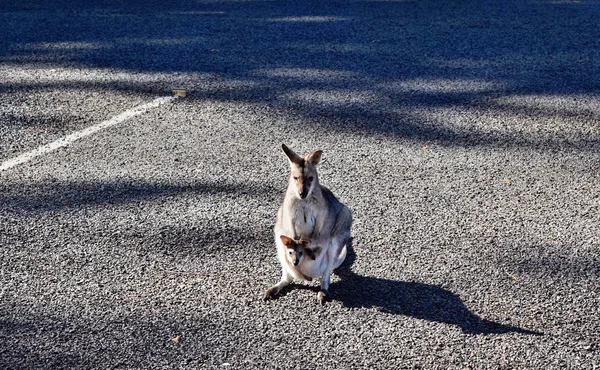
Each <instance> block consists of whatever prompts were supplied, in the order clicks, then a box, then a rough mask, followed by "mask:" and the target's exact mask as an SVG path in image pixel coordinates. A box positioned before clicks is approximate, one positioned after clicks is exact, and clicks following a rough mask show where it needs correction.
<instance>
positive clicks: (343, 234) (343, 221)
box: [317, 207, 352, 304]
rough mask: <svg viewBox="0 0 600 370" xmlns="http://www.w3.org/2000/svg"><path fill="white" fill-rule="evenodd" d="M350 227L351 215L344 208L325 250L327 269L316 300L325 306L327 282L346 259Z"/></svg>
mask: <svg viewBox="0 0 600 370" xmlns="http://www.w3.org/2000/svg"><path fill="white" fill-rule="evenodd" d="M351 225H352V215H351V214H350V210H349V209H348V208H346V207H344V208H342V210H341V212H340V214H339V215H338V217H337V219H336V224H335V227H334V228H333V232H332V235H331V239H330V241H329V247H328V248H327V258H328V260H327V267H326V269H325V272H324V273H323V277H322V279H321V290H320V291H319V293H318V295H317V300H318V301H319V303H321V304H325V301H326V300H327V298H328V296H329V281H330V279H331V273H332V272H333V269H334V268H337V267H339V266H340V265H341V264H342V262H344V259H345V258H346V243H347V241H348V238H349V237H350V226H351Z"/></svg>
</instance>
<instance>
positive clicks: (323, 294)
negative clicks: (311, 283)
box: [317, 290, 329, 306]
mask: <svg viewBox="0 0 600 370" xmlns="http://www.w3.org/2000/svg"><path fill="white" fill-rule="evenodd" d="M328 298H329V292H328V291H326V290H321V291H319V293H318V294H317V301H318V302H319V303H320V304H321V306H323V305H325V302H327V299H328Z"/></svg>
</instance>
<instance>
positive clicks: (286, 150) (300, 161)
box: [281, 144, 304, 165]
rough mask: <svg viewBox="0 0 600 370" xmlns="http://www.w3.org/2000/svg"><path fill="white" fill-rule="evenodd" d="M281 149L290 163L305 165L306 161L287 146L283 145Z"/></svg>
mask: <svg viewBox="0 0 600 370" xmlns="http://www.w3.org/2000/svg"><path fill="white" fill-rule="evenodd" d="M281 148H282V149H283V152H284V153H285V155H287V157H288V158H289V159H290V162H292V163H296V164H299V165H302V164H303V163H304V159H302V157H300V156H299V155H298V154H296V153H294V151H293V150H292V149H290V148H288V147H287V146H286V145H285V144H281Z"/></svg>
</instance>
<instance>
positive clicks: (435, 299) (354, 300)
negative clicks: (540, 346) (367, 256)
mask: <svg viewBox="0 0 600 370" xmlns="http://www.w3.org/2000/svg"><path fill="white" fill-rule="evenodd" d="M347 247H348V251H347V252H348V254H347V257H346V260H345V261H344V263H343V264H342V265H341V266H340V267H339V268H338V269H337V270H336V271H335V273H336V275H338V276H339V277H340V281H338V282H335V283H332V284H331V287H330V293H331V298H332V299H333V300H338V301H340V302H342V304H343V305H344V306H345V307H352V308H377V309H379V310H380V311H382V312H386V313H391V314H395V315H406V316H411V317H414V318H417V319H422V320H427V321H435V322H440V323H445V324H451V325H456V326H458V327H460V328H461V329H462V331H463V332H464V333H467V334H502V333H510V332H515V333H520V334H528V335H543V333H540V332H536V331H531V330H526V329H522V328H519V327H515V326H510V325H503V324H500V323H496V322H493V321H490V320H486V319H482V318H481V317H479V316H477V315H476V314H474V313H473V312H471V311H470V310H469V309H468V308H467V307H466V306H465V304H464V303H463V302H462V301H461V300H460V298H459V297H458V296H457V295H456V294H454V293H452V292H450V291H448V290H446V289H442V288H440V287H438V286H435V285H429V284H423V283H413V282H404V281H395V280H387V279H379V278H374V277H366V276H360V275H357V274H355V273H354V272H352V271H351V267H352V264H353V263H354V260H355V259H356V255H355V253H354V251H353V249H352V243H351V242H350V243H348V246H347Z"/></svg>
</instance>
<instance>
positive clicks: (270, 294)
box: [263, 286, 279, 301]
mask: <svg viewBox="0 0 600 370" xmlns="http://www.w3.org/2000/svg"><path fill="white" fill-rule="evenodd" d="M277 293H279V289H277V287H276V286H272V287H270V288H269V289H267V291H266V292H265V296H264V297H263V300H265V301H266V300H269V299H273V298H275V296H276V295H277Z"/></svg>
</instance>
